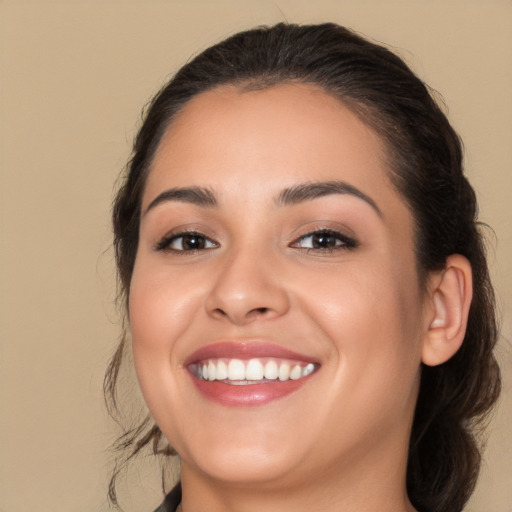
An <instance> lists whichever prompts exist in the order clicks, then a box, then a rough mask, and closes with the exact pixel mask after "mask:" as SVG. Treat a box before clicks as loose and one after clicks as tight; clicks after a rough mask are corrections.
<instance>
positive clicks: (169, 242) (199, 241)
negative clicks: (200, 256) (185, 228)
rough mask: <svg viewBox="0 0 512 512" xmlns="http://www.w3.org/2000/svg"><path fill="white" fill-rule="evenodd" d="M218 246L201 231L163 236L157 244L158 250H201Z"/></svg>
mask: <svg viewBox="0 0 512 512" xmlns="http://www.w3.org/2000/svg"><path fill="white" fill-rule="evenodd" d="M215 247H218V244H217V243H215V242H214V241H212V240H210V239H209V238H207V237H206V236H204V235H203V234H201V233H178V234H176V235H172V236H169V237H165V238H164V239H163V240H162V241H160V242H159V243H158V245H157V247H156V248H157V250H160V251H176V252H184V251H202V250H207V249H213V248H215Z"/></svg>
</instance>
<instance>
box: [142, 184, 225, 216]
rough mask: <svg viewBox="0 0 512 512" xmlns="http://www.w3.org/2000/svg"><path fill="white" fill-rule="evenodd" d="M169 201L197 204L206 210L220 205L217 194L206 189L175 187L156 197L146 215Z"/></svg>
mask: <svg viewBox="0 0 512 512" xmlns="http://www.w3.org/2000/svg"><path fill="white" fill-rule="evenodd" d="M167 201H180V202H182V203H190V204H195V205H197V206H202V207H206V208H216V207H217V206H218V205H219V203H218V201H217V199H216V198H215V194H214V193H213V192H212V191H211V190H209V189H207V188H204V187H183V188H182V187H174V188H170V189H169V190H165V191H164V192H162V193H161V194H159V195H158V196H156V197H155V199H153V201H151V203H149V206H148V207H147V208H146V210H145V211H144V213H143V215H146V213H148V212H149V211H150V210H152V209H153V208H155V206H157V205H159V204H161V203H164V202H167Z"/></svg>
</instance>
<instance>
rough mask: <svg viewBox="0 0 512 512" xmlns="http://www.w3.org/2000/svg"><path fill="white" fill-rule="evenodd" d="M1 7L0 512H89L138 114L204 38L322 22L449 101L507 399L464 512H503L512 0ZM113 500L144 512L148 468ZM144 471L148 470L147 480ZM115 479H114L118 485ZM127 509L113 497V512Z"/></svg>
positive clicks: (98, 485)
mask: <svg viewBox="0 0 512 512" xmlns="http://www.w3.org/2000/svg"><path fill="white" fill-rule="evenodd" d="M312 5H313V2H312V1H311V0H272V1H271V0H245V1H241V0H222V1H221V0H219V1H215V0H202V1H201V0H189V1H185V0H182V1H178V0H168V1H154V0H153V1H152V0H145V1H142V0H139V1H129V0H125V1H123V0H117V1H102V0H96V1H92V0H91V1H80V0H75V1H72V0H69V1H60V2H55V1H45V0H39V1H33V2H28V1H5V0H4V1H3V2H0V80H1V81H0V108H1V111H0V131H1V132H0V135H1V137H0V141H1V142H0V144H1V146H0V159H1V160H0V163H1V182H0V223H1V224H0V227H1V250H0V279H1V282H0V284H1V297H0V301H1V303H0V304H1V313H0V314H1V317H0V321H1V322H0V328H1V333H0V334H1V349H0V350H1V352H0V357H1V359H0V365H1V366H0V399H1V408H2V410H1V417H0V445H1V447H0V449H1V455H0V512H28V511H29V510H38V511H40V512H91V511H95V512H102V511H106V510H108V508H107V506H106V502H105V498H104V490H105V489H104V486H105V482H106V475H107V456H106V454H105V449H106V447H107V445H108V442H109V439H111V435H112V434H111V432H112V429H113V427H112V425H111V424H110V423H109V422H108V420H107V418H106V414H105V412H104V410H103V403H102V397H101V381H102V375H103V371H104V367H105V362H106V360H107V358H108V355H109V354H110V352H111V351H112V348H113V346H114V343H115V338H116V335H117V331H118V325H117V324H116V322H117V320H116V316H115V312H114V308H113V306H112V301H113V297H114V289H113V281H114V278H113V270H112V251H111V250H110V248H109V245H110V227H109V204H110V198H111V194H112V186H113V182H114V180H115V177H116V175H117V174H118V171H119V170H120V169H121V168H122V166H123V164H124V162H125V160H126V158H127V156H128V152H129V146H130V141H131V139H132V136H133V134H134V126H135V124H136V122H137V120H138V116H139V111H140V109H141V107H142V105H143V104H144V103H145V102H146V100H147V99H148V98H149V97H150V95H151V94H152V92H153V91H155V90H156V89H157V88H158V87H159V85H160V84H161V83H162V81H163V80H164V78H165V77H166V76H167V75H168V74H169V73H170V72H171V71H172V70H173V69H175V68H176V67H177V66H178V65H179V64H182V63H183V62H184V61H185V60H186V59H187V57H188V56H189V55H190V54H191V53H193V52H195V51H197V50H198V49H200V48H204V47H205V46H206V45H208V44H209V43H211V42H212V41H215V40H218V39H219V38H222V37H224V36H226V35H228V34H230V33H232V32H234V31H237V30H239V29H242V28H247V27H250V26H253V25H256V24H261V23H273V22H275V21H278V20H283V19H287V20H289V21H296V22H317V21H324V20H334V21H337V22H340V23H342V24H346V25H348V26H350V27H352V28H354V29H356V30H358V31H360V32H362V33H364V34H367V35H370V36H372V37H374V38H375V39H378V40H381V41H386V42H387V43H389V44H390V45H392V46H394V47H396V48H397V49H398V51H399V52H400V53H401V54H402V55H403V56H405V58H406V59H407V60H408V62H409V63H410V64H412V66H413V67H414V68H415V69H416V70H417V71H418V72H419V74H420V75H421V76H422V77H424V78H425V79H426V81H427V82H429V83H430V84H431V85H432V86H433V87H435V88H436V89H438V90H439V91H441V92H442V93H443V95H444V97H445V99H446V101H447V103H448V105H449V107H450V118H451V120H452V121H453V123H454V125H455V126H456V128H457V129H458V130H459V132H460V133H461V135H462V136H463V138H464V140H465V143H466V147H467V168H468V172H469V175H470V176H471V178H472V180H473V182H474V184H475V185H476V187H477V189H478V194H479V197H480V201H481V218H482V220H484V221H485V222H488V223H490V224H491V225H492V226H493V227H494V230H495V232H496V237H497V242H494V247H495V249H494V250H493V251H492V255H491V261H492V270H493V275H494V277H495V281H496V284H497V288H498V292H499V296H500V304H501V308H502V311H503V320H504V336H505V338H507V339H508V340H509V342H508V344H507V342H505V341H503V342H502V343H501V348H500V359H501V362H502V364H503V368H504V371H505V394H504V395H503V399H502V401H501V407H500V409H499V410H498V412H497V414H496V416H495V418H494V420H493V422H492V424H491V438H490V442H489V449H488V451H487V456H486V465H485V470H484V474H483V476H482V478H481V483H480V486H479V487H478V491H477V493H476V495H475V497H474V499H473V500H472V502H471V504H470V505H469V506H468V508H467V510H468V511H479V512H510V511H511V510H512V486H511V485H510V481H511V480H512V435H511V434H512V389H511V388H512V355H511V348H510V340H511V339H512V315H511V306H512V229H511V222H510V212H511V208H510V204H511V203H512V143H511V141H512V2H511V1H510V0H460V1H459V0H443V1H434V0H423V1H421V0H409V1H399V0H386V1H382V0H374V1H371V0H331V1H329V0H317V1H316V2H315V6H314V7H313V6H312ZM142 473H143V474H142V475H141V476H140V477H139V476H137V475H135V474H132V476H131V478H132V479H133V480H132V482H133V481H137V480H138V479H139V478H140V479H141V480H142V482H145V483H144V486H145V488H146V490H145V491H142V490H140V489H138V488H137V489H136V490H135V491H132V492H131V493H129V494H128V496H129V498H127V500H126V501H125V502H124V505H125V506H126V510H127V512H132V511H135V510H140V511H143V510H148V511H149V510H152V506H154V505H156V503H157V502H158V501H159V499H160V496H159V495H158V482H156V483H155V484H151V485H150V484H149V483H147V482H149V481H150V480H151V478H150V477H151V470H150V469H149V468H146V469H144V470H143V472H142ZM146 473H149V477H148V475H146ZM129 486H130V485H127V487H129ZM127 501H128V503H127Z"/></svg>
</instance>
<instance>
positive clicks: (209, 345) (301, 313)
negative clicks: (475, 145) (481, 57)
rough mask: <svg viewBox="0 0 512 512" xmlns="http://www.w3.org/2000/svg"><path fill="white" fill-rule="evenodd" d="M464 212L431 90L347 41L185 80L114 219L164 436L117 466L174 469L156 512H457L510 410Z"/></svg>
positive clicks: (224, 46)
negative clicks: (482, 435) (157, 464)
mask: <svg viewBox="0 0 512 512" xmlns="http://www.w3.org/2000/svg"><path fill="white" fill-rule="evenodd" d="M476 208H477V207H476V200H475V195H474V192H473V189H472V188H471V186H470V185H469V183H468V182H467V180H466V178H465V177H464V176H463V172H462V151H461V144H460V141H459V139H458V137H457V135H456V134H455V132H454V131H453V129H452V128H451V126H450V125H449V123H448V121H447V119H446V117H445V116H444V114H443V113H442V112H441V110H440V109H439V107H438V106H437V105H436V104H435V102H434V101H433V99H432V98H431V96H430V95H429V93H428V90H427V88H426V87H425V85H424V84H423V83H422V82H421V81H420V80H419V79H418V78H417V77H416V76H415V75H414V74H413V73H412V72H411V71H410V70H409V69H408V68H407V66H406V65H405V64H404V63H403V62H402V60H401V59H400V58H398V57H397V56H396V55H394V54H393V53H391V52H390V51H388V50H386V49H385V48H383V47H381V46H378V45H375V44H373V43H370V42H368V41H366V40H364V39H362V38H361V37H359V36H358V35H356V34H354V33H352V32H350V31H349V30H347V29H345V28H342V27H340V26H337V25H334V24H324V25H316V26H315V25H313V26H295V25H286V24H279V25H276V26H274V27H271V28H260V29H255V30H252V31H248V32H244V33H240V34H237V35H235V36H233V37H231V38H229V39H227V40H226V41H223V42H221V43H219V44H217V45H215V46H213V47H211V48H209V49H207V50H206V51H204V52H203V53H202V54H200V55H199V56H197V57H196V58H195V59H194V60H192V61H191V62H190V63H188V64H187V65H185V66H184V67H183V68H182V69H181V70H180V71H179V72H178V73H177V74H176V76H175V77H174V78H173V79H172V80H171V81H170V82H169V84H167V85H166V86H165V87H164V88H163V89H162V91H161V92H160V93H159V94H158V95H157V96H156V98H155V99H154V100H153V102H152V104H151V105H150V107H149V109H148V111H147V115H146V118H145V121H144V123H143V125H142V127H141V129H140V132H139V134H138V136H137V139H136V141H135V147H134V152H133V158H132V160H131V162H130V165H129V168H128V172H127V176H126V179H125V181H124V184H123V185H122V187H121V188H120V190H119V192H118V195H117V198H116V202H115V205H114V232H115V247H116V256H117V264H118V270H119V278H120V283H121V290H122V296H123V298H124V299H125V301H126V307H127V312H128V318H129V324H130V332H131V342H132V349H133V356H134V362H135V367H136V371H137V375H138V379H139V383H140V385H141V389H142V392H143V395H144V398H145V400H146V402H147V405H148V407H149V410H150V412H151V416H152V418H153V419H154V422H153V419H151V420H150V419H148V420H146V421H145V422H144V423H143V424H142V425H140V427H138V428H135V429H133V430H132V431H130V432H128V433H127V434H126V436H125V437H124V438H123V439H122V444H123V446H124V447H127V448H128V449H129V450H130V452H129V455H128V458H131V457H132V456H134V455H136V454H137V453H138V452H139V451H140V450H141V449H142V448H143V447H144V446H145V445H148V444H152V447H153V452H154V453H155V454H157V453H163V454H164V455H170V454H172V453H177V454H178V455H179V457H180V460H181V486H178V487H177V488H175V489H174V490H173V492H172V493H170V494H169V495H168V496H167V498H166V500H165V502H164V504H163V505H162V506H161V507H160V508H159V511H165V512H168V511H174V510H182V511H183V512H197V511H200V510H204V509H206V508H208V510H214V511H217V510H218V511H227V510H236V511H245V510H247V511H252V510H263V509H265V508H266V509H269V510H278V511H287V510H294V511H297V510H299V511H306V510H322V511H331V510H332V511H341V510H343V511H344V512H350V511H358V512H361V511H364V510H372V511H373V510H379V511H381V512H385V511H388V510H389V511H400V512H405V511H408V512H410V511H414V510H416V511H419V512H440V511H444V512H448V511H449V512H455V511H460V510H462V508H463V506H464V504H465V503H466V501H467V500H468V498H469V496H470V494H471V492H472V490H473V488H474V485H475V482H476V478H477V475H478V468H479V464H480V453H479V444H478V438H477V433H478V430H477V428H478V426H479V425H480V424H481V422H482V420H483V419H484V416H485V415H486V413H488V411H489V409H490V408H491V406H492V405H493V404H494V403H495V401H496V399H497V396H498V394H499V389H500V380H499V370H498V367H497V365H496V362H495V359H494V357H493V354H492V349H493V347H494V344H495V342H496V338H497V327H496V322H495V312H494V299H493V291H492V287H491V285H490V282H489V277H488V271H487V264H486V259H485V252H484V246H483V241H482V238H481V235H480V234H479V231H478V229H477V228H478V226H477V222H476ZM126 343H127V342H126V340H125V339H124V338H123V340H122V342H121V344H120V346H119V348H118V350H117V352H116V354H115V356H114V358H113V361H112V363H111V366H110V368H109V370H108V373H107V378H106V390H107V393H108V394H109V395H110V396H111V398H112V399H113V400H114V404H115V395H114V393H115V386H116V378H117V375H118V371H119V367H120V364H121V361H122V359H123V355H124V353H125V351H126V346H125V345H126ZM171 446H172V448H171ZM114 483H115V477H114V482H113V483H112V488H111V491H112V496H113V497H114V499H115V489H114V487H113V486H114Z"/></svg>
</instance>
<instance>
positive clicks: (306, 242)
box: [292, 230, 358, 251]
mask: <svg viewBox="0 0 512 512" xmlns="http://www.w3.org/2000/svg"><path fill="white" fill-rule="evenodd" d="M357 245H358V244H357V242H356V241H355V240H354V239H353V238H350V237H348V236H346V235H344V234H343V233H339V232H337V231H330V230H321V231H315V232H313V233H308V234H307V235H304V236H303V237H301V238H299V239H298V240H297V241H295V242H294V243H293V244H292V247H298V248H300V249H307V250H310V251H311V250H312V251H333V250H338V249H353V248H355V247H357Z"/></svg>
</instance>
